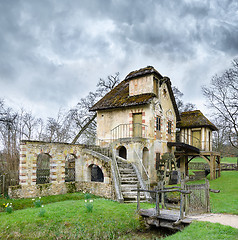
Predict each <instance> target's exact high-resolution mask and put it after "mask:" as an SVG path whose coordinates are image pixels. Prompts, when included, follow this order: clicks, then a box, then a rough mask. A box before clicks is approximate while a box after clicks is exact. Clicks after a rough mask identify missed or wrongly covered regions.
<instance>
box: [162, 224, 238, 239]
mask: <svg viewBox="0 0 238 240" xmlns="http://www.w3.org/2000/svg"><path fill="white" fill-rule="evenodd" d="M165 239H166V240H191V239H193V240H197V239H206V240H214V239H216V240H220V239H223V240H224V239H227V240H228V239H229V240H237V239H238V229H235V228H232V227H229V226H224V225H221V224H218V223H208V222H194V223H192V224H191V225H190V226H188V227H186V228H185V229H184V230H183V231H182V232H178V233H176V234H174V235H172V236H169V237H167V238H165Z"/></svg>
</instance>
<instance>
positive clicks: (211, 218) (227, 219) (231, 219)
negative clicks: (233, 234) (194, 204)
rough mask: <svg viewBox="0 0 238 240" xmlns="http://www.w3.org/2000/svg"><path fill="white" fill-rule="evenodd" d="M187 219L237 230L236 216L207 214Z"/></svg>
mask: <svg viewBox="0 0 238 240" xmlns="http://www.w3.org/2000/svg"><path fill="white" fill-rule="evenodd" d="M189 218H192V219H195V220H197V221H203V222H212V223H220V224H222V225H228V226H231V227H233V228H238V215H229V214H221V213H209V214H202V215H197V216H191V217H189Z"/></svg>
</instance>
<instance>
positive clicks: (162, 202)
mask: <svg viewBox="0 0 238 240" xmlns="http://www.w3.org/2000/svg"><path fill="white" fill-rule="evenodd" d="M164 183H165V182H164V181H162V182H161V185H160V186H161V187H160V189H161V190H164ZM164 197H165V193H164V192H162V193H161V205H162V209H164V208H165V203H164Z"/></svg>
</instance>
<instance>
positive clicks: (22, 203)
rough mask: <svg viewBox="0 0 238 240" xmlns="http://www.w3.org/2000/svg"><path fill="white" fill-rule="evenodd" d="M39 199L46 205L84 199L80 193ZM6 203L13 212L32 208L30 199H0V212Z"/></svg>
mask: <svg viewBox="0 0 238 240" xmlns="http://www.w3.org/2000/svg"><path fill="white" fill-rule="evenodd" d="M91 198H97V197H96V196H93V195H91ZM41 199H42V201H43V202H44V204H48V203H54V202H61V201H66V200H79V199H84V194H83V193H82V192H77V193H67V194H63V195H53V196H46V197H42V198H41ZM6 202H11V203H12V204H13V206H14V210H19V209H24V208H31V207H33V206H34V204H33V201H32V199H31V198H25V199H11V200H8V199H6V198H0V212H1V211H3V210H4V208H3V204H4V203H6Z"/></svg>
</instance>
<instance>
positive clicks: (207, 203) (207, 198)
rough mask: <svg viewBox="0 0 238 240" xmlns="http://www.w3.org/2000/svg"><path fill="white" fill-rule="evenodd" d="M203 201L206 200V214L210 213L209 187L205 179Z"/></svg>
mask: <svg viewBox="0 0 238 240" xmlns="http://www.w3.org/2000/svg"><path fill="white" fill-rule="evenodd" d="M205 181H206V182H205V198H206V199H205V200H206V208H207V212H210V211H211V209H210V185H209V181H208V180H207V179H206V180H205Z"/></svg>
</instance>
